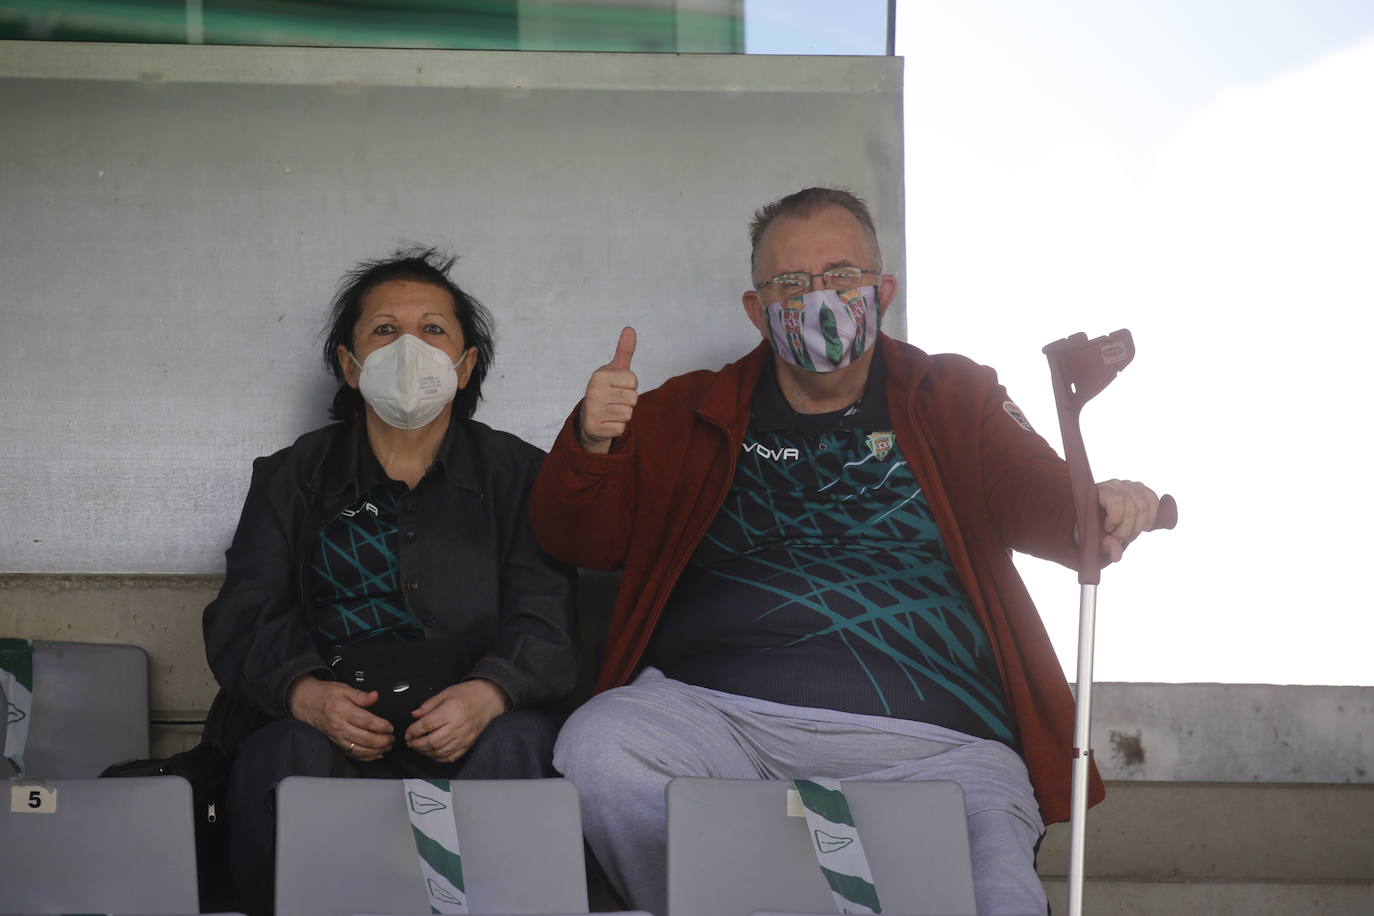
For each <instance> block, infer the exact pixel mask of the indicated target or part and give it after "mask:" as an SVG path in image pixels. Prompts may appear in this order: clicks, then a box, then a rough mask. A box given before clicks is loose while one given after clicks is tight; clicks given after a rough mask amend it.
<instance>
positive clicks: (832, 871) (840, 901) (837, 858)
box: [792, 777, 883, 913]
mask: <svg viewBox="0 0 1374 916" xmlns="http://www.w3.org/2000/svg"><path fill="white" fill-rule="evenodd" d="M792 784H793V785H794V786H795V787H796V789H797V794H798V795H799V796H800V797H801V803H802V808H803V810H804V812H805V814H806V827H807V830H808V832H809V833H810V834H811V847H812V851H813V852H815V854H816V864H817V865H819V866H820V869H821V875H822V876H823V877H824V878H825V883H826V884H828V885H830V894H831V896H832V897H834V898H835V912H837V913H881V912H882V911H883V907H882V904H881V903H880V902H879V900H878V888H877V887H876V886H875V885H874V883H873V871H872V870H871V869H870V868H869V867H868V856H866V855H864V844H863V842H862V841H861V840H860V839H859V830H858V828H857V827H856V826H855V825H854V815H853V814H851V813H850V811H849V800H848V799H846V798H845V797H844V791H843V790H842V789H841V788H840V782H839V780H837V779H822V778H819V777H816V778H812V779H795V780H793V781H792Z"/></svg>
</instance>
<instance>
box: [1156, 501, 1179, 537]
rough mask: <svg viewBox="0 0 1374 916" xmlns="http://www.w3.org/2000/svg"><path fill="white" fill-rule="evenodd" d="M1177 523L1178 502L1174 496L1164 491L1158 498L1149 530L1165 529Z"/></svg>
mask: <svg viewBox="0 0 1374 916" xmlns="http://www.w3.org/2000/svg"><path fill="white" fill-rule="evenodd" d="M1177 524H1178V503H1176V502H1174V498H1173V497H1172V496H1170V495H1169V494H1168V493H1165V494H1164V495H1163V496H1161V497H1160V498H1159V510H1158V511H1157V512H1155V523H1154V524H1153V525H1151V526H1150V528H1149V530H1150V531H1161V530H1164V531H1167V530H1169V529H1170V528H1172V527H1174V526H1175V525H1177Z"/></svg>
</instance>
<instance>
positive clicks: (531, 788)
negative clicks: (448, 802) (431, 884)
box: [276, 776, 587, 916]
mask: <svg viewBox="0 0 1374 916" xmlns="http://www.w3.org/2000/svg"><path fill="white" fill-rule="evenodd" d="M404 785H405V784H404V783H403V782H402V781H400V780H385V779H320V778H315V777H305V776H292V777H288V778H287V779H284V780H282V782H281V784H280V785H279V786H278V787H277V886H276V891H277V896H276V900H277V912H278V913H290V914H292V916H353V914H355V913H367V912H371V913H423V912H426V911H428V910H429V900H428V898H427V896H426V894H425V887H424V882H423V879H422V876H421V872H420V865H419V859H418V858H417V855H416V852H415V844H414V840H413V839H412V831H411V826H410V820H409V818H408V816H407V814H406V809H405V801H404V788H403V787H404ZM451 786H452V789H453V806H454V813H455V817H456V820H457V825H458V846H459V849H460V852H461V855H462V859H463V878H464V882H465V884H466V889H465V890H466V894H467V905H468V910H469V911H470V912H471V913H473V914H496V913H516V914H530V916H547V914H558V913H585V912H587V881H586V871H585V860H584V858H583V853H582V813H581V807H580V802H579V799H578V794H577V788H576V787H575V786H574V785H573V784H572V783H571V782H568V781H567V780H564V779H514V780H457V779H455V780H453V781H452V783H451Z"/></svg>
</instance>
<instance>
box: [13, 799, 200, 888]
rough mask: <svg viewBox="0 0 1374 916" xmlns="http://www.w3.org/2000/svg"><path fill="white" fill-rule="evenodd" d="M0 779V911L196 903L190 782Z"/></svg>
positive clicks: (193, 830)
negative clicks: (0, 783) (1, 796)
mask: <svg viewBox="0 0 1374 916" xmlns="http://www.w3.org/2000/svg"><path fill="white" fill-rule="evenodd" d="M6 785H7V786H8V790H9V792H8V794H9V798H8V799H6V800H5V803H4V804H0V850H3V853H0V912H6V913H16V912H18V913H23V912H34V913H147V914H176V913H195V912H197V911H198V910H199V909H200V902H199V899H198V896H197V890H196V852H195V829H194V826H193V825H192V822H191V786H190V784H189V783H187V782H186V780H184V779H182V778H181V777H180V776H153V777H147V778H141V779H139V778H131V779H42V780H39V779H26V778H19V779H11V780H8V781H7V783H6Z"/></svg>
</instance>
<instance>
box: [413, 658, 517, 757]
mask: <svg viewBox="0 0 1374 916" xmlns="http://www.w3.org/2000/svg"><path fill="white" fill-rule="evenodd" d="M508 704H509V701H508V700H507V699H506V693H505V691H503V690H502V689H501V688H500V687H497V686H496V685H495V684H493V683H492V682H491V681H486V680H482V679H481V678H474V679H472V680H470V681H463V682H462V683H460V684H454V685H453V686H452V687H448V688H445V689H444V690H441V691H439V692H438V693H436V694H435V695H434V696H432V697H430V698H429V699H428V700H425V702H424V703H423V704H421V705H420V708H419V709H417V710H415V711H414V712H412V713H411V715H412V716H414V717H415V719H416V722H415V724H414V725H412V726H410V728H408V729H406V733H405V742H406V746H407V747H409V748H410V749H411V750H413V751H417V752H418V753H421V754H424V755H425V756H426V757H429V758H431V759H433V760H437V761H439V762H440V763H452V762H453V761H455V760H457V759H458V758H459V757H462V756H463V755H464V754H466V753H467V752H468V748H470V747H472V745H473V742H475V741H476V740H477V738H478V736H480V735H481V734H482V731H483V729H485V728H486V727H487V725H488V724H489V723H490V722H491V720H492V719H495V718H496V717H497V716H499V715H501V713H503V712H505V711H506V707H507V705H508Z"/></svg>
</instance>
